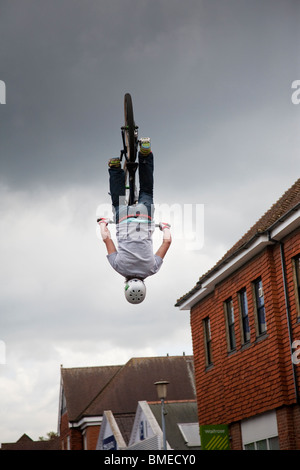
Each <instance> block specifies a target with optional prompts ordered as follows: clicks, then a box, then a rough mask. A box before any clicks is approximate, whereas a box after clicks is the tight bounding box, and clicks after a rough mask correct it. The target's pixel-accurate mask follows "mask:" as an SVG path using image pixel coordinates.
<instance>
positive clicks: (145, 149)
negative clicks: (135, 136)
mask: <svg viewBox="0 0 300 470" xmlns="http://www.w3.org/2000/svg"><path fill="white" fill-rule="evenodd" d="M139 144H140V153H141V154H142V155H149V153H150V152H151V142H150V138H149V137H143V138H141V139H140V140H139Z"/></svg>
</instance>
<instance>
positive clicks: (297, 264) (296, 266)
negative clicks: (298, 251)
mask: <svg viewBox="0 0 300 470" xmlns="http://www.w3.org/2000/svg"><path fill="white" fill-rule="evenodd" d="M293 270H294V283H295V293H296V306H297V312H298V317H299V316H300V255H298V256H296V258H294V259H293Z"/></svg>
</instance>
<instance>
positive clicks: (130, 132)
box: [124, 93, 137, 162]
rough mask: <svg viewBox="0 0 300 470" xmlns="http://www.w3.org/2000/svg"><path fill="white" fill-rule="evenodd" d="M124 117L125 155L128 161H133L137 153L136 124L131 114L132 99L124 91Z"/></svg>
mask: <svg viewBox="0 0 300 470" xmlns="http://www.w3.org/2000/svg"><path fill="white" fill-rule="evenodd" d="M124 119H125V143H126V147H127V157H128V160H129V161H130V162H135V160H136V154H137V138H136V126H135V122H134V116H133V106H132V99H131V95H130V94H129V93H126V95H125V96H124Z"/></svg>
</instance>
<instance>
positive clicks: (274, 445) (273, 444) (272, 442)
mask: <svg viewBox="0 0 300 470" xmlns="http://www.w3.org/2000/svg"><path fill="white" fill-rule="evenodd" d="M244 450H279V441H278V437H271V438H269V439H261V440H260V441H254V442H250V443H249V444H245V445H244Z"/></svg>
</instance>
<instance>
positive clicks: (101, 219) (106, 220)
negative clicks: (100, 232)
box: [97, 217, 110, 226]
mask: <svg viewBox="0 0 300 470" xmlns="http://www.w3.org/2000/svg"><path fill="white" fill-rule="evenodd" d="M97 222H98V224H99V225H100V224H105V225H106V226H107V225H108V224H109V222H110V219H106V218H105V217H100V218H99V219H97Z"/></svg>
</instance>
